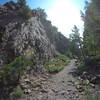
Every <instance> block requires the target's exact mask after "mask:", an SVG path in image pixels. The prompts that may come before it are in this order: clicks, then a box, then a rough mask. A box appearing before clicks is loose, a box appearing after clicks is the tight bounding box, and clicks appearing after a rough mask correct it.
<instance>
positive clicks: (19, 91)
mask: <svg viewBox="0 0 100 100" xmlns="http://www.w3.org/2000/svg"><path fill="white" fill-rule="evenodd" d="M23 93H24V92H23V90H22V89H15V91H14V95H15V96H17V97H20V96H21V95H22V94H23Z"/></svg>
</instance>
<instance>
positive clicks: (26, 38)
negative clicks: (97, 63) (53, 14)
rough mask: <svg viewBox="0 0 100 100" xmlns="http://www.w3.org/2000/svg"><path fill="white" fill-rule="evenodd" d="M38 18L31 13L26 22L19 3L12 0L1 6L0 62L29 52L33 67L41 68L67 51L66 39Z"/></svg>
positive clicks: (9, 60) (7, 61)
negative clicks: (32, 55) (46, 62)
mask: <svg viewBox="0 0 100 100" xmlns="http://www.w3.org/2000/svg"><path fill="white" fill-rule="evenodd" d="M40 19H41V18H39V16H33V17H32V18H31V19H29V20H27V21H26V20H24V19H23V16H22V15H21V12H20V10H19V6H18V4H16V3H14V2H9V3H6V4H5V5H4V6H1V7H0V63H1V65H2V64H3V63H4V64H5V63H9V62H11V61H12V60H14V59H15V58H16V57H18V56H20V55H23V54H24V53H26V52H31V53H33V54H34V55H35V59H34V66H33V68H34V69H35V70H37V71H41V70H42V68H41V67H40V65H43V63H44V62H45V61H47V60H48V59H50V58H51V57H53V56H55V55H57V54H59V52H60V53H64V52H65V51H66V50H67V49H66V48H67V46H66V45H65V42H67V39H66V38H65V37H64V36H63V35H62V34H60V33H58V34H56V35H55V34H54V32H51V31H52V25H51V24H50V25H49V21H47V20H45V21H42V20H40ZM60 44H61V45H60ZM60 46H61V47H60ZM38 68H39V69H38Z"/></svg>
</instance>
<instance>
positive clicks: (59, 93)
mask: <svg viewBox="0 0 100 100" xmlns="http://www.w3.org/2000/svg"><path fill="white" fill-rule="evenodd" d="M75 68H76V66H75V60H72V61H71V62H70V64H69V65H67V66H66V67H65V68H64V69H63V70H62V71H61V72H59V73H57V74H54V75H52V78H51V79H50V84H49V85H48V86H47V87H48V88H46V89H44V91H42V92H40V93H39V95H38V99H37V100H84V99H83V95H82V93H80V92H79V91H78V90H77V89H76V86H75V82H76V81H77V80H76V79H75V77H73V76H72V74H71V72H73V70H74V69H75Z"/></svg>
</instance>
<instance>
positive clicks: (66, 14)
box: [0, 0, 85, 37]
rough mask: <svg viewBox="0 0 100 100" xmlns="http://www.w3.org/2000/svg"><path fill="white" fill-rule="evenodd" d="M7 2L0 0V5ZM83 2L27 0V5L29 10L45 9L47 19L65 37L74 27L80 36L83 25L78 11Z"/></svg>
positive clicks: (82, 7)
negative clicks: (77, 29) (75, 26)
mask: <svg viewBox="0 0 100 100" xmlns="http://www.w3.org/2000/svg"><path fill="white" fill-rule="evenodd" d="M8 1H11V0H0V4H1V5H2V4H4V3H5V2H8ZM14 1H17V0H14ZM84 2H85V0H27V4H28V5H29V6H30V7H31V8H37V7H40V8H43V9H45V11H46V13H47V15H48V18H47V19H48V20H50V21H51V22H52V25H54V26H56V27H57V28H58V30H59V31H60V32H61V33H62V34H64V35H65V36H67V37H68V36H69V34H70V33H71V30H72V28H73V26H74V25H77V27H78V28H79V29H80V33H81V35H82V31H83V25H84V23H83V21H82V20H81V17H80V16H81V15H80V10H83V9H84V5H85V4H84Z"/></svg>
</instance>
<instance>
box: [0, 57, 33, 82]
mask: <svg viewBox="0 0 100 100" xmlns="http://www.w3.org/2000/svg"><path fill="white" fill-rule="evenodd" d="M31 65H32V61H31V60H30V59H27V58H26V56H19V57H16V58H15V60H14V61H12V62H11V63H9V64H6V65H4V68H3V69H2V70H0V77H1V78H2V79H6V81H7V82H10V83H13V82H15V81H19V79H20V76H21V75H22V74H24V71H25V69H26V67H27V66H31ZM2 82H3V81H2ZM4 83H5V82H4Z"/></svg>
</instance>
